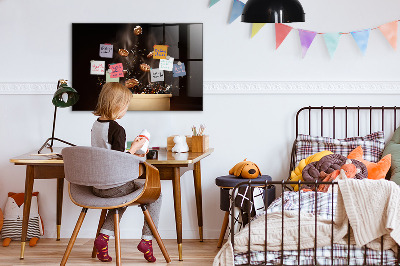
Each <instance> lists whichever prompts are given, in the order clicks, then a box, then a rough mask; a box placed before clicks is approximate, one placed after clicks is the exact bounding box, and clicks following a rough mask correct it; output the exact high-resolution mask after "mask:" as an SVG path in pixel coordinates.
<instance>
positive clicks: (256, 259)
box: [235, 191, 396, 265]
mask: <svg viewBox="0 0 400 266" xmlns="http://www.w3.org/2000/svg"><path fill="white" fill-rule="evenodd" d="M316 196H317V197H316ZM282 204H283V209H284V210H285V211H286V210H288V211H289V210H294V211H296V210H299V208H300V211H301V212H307V213H312V214H316V215H318V216H321V217H323V218H326V219H332V213H333V215H335V211H336V210H335V208H336V194H335V193H333V194H332V193H322V192H317V195H316V194H315V192H313V191H310V192H293V191H288V192H285V193H284V195H283V196H281V197H279V198H277V199H276V200H275V201H274V202H272V203H271V205H270V206H269V207H268V210H267V214H269V213H273V212H279V211H282ZM260 215H265V212H264V213H263V214H259V215H257V216H256V217H254V219H257V218H258V217H260ZM254 219H253V220H254ZM331 252H332V248H331V246H326V247H322V248H317V249H316V256H317V265H347V260H348V257H349V258H350V261H349V262H350V263H349V265H364V263H366V264H367V265H381V259H383V264H384V265H395V263H396V257H395V254H394V252H393V251H392V250H385V251H384V252H383V253H382V254H383V257H382V258H381V252H379V251H375V250H371V249H368V248H364V247H357V246H355V245H350V256H348V255H349V253H348V246H347V245H339V244H334V245H333V257H334V259H333V264H332V253H331ZM314 254H315V253H314V249H304V250H301V251H300V256H299V255H298V254H297V250H285V251H284V252H283V264H284V265H298V259H300V265H314ZM364 254H366V256H364ZM265 255H266V256H267V262H266V265H280V264H281V255H282V254H281V252H280V251H267V253H266V254H265V252H250V262H251V263H250V264H251V265H257V264H261V263H262V264H263V265H264V263H265ZM244 264H248V253H240V254H235V265H244Z"/></svg>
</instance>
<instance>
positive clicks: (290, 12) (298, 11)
mask: <svg viewBox="0 0 400 266" xmlns="http://www.w3.org/2000/svg"><path fill="white" fill-rule="evenodd" d="M304 15H305V14H304V10H303V7H302V6H301V4H300V2H299V1H298V0H249V1H247V3H246V5H245V6H244V9H243V13H242V22H248V23H290V22H304Z"/></svg>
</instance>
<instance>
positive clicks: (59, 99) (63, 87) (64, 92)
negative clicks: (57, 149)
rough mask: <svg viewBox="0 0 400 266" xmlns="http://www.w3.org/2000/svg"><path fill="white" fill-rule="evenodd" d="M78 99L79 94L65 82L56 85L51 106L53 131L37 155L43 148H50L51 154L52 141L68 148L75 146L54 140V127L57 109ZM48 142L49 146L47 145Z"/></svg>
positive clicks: (67, 105)
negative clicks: (52, 108)
mask: <svg viewBox="0 0 400 266" xmlns="http://www.w3.org/2000/svg"><path fill="white" fill-rule="evenodd" d="M78 99H79V94H78V92H77V91H76V90H74V89H73V88H71V87H68V85H67V80H63V79H60V80H59V81H58V83H57V90H56V92H55V93H54V95H53V100H52V102H53V105H54V107H55V108H54V118H53V131H52V133H51V138H48V139H47V140H46V141H45V143H44V144H43V145H42V147H41V148H40V149H39V151H38V153H40V152H41V151H42V150H43V149H44V148H45V147H47V148H50V150H51V152H53V141H54V140H58V141H60V142H62V143H65V144H68V145H70V146H75V145H74V144H72V143H69V142H67V141H65V140H62V139H59V138H55V137H54V130H55V127H56V117H57V108H58V107H61V108H64V107H69V106H72V105H74V104H75V103H76V102H77V101H78ZM49 141H51V142H50V144H49Z"/></svg>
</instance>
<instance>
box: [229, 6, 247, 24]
mask: <svg viewBox="0 0 400 266" xmlns="http://www.w3.org/2000/svg"><path fill="white" fill-rule="evenodd" d="M243 8H244V3H243V2H241V1H239V0H233V5H232V12H231V17H230V18H229V23H232V22H233V21H234V20H235V19H237V18H238V17H240V15H242V11H243Z"/></svg>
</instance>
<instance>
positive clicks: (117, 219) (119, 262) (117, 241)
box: [114, 209, 121, 266]
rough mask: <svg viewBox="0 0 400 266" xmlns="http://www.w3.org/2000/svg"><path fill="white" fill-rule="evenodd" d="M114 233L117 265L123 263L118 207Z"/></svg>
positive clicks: (115, 215)
mask: <svg viewBox="0 0 400 266" xmlns="http://www.w3.org/2000/svg"><path fill="white" fill-rule="evenodd" d="M114 234H115V256H116V257H117V259H116V262H115V265H117V266H120V265H121V245H120V244H121V243H120V238H119V237H120V235H119V213H118V209H115V214H114Z"/></svg>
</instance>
